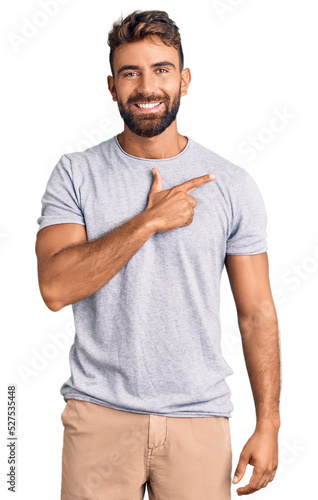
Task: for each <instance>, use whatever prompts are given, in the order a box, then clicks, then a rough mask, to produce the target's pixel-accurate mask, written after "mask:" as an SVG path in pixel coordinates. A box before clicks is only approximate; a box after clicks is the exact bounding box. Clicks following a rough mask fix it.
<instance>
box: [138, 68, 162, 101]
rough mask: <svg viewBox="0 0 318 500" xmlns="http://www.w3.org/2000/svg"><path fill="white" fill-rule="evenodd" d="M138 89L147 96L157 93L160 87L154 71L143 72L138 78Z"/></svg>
mask: <svg viewBox="0 0 318 500" xmlns="http://www.w3.org/2000/svg"><path fill="white" fill-rule="evenodd" d="M137 89H138V92H140V93H142V94H144V95H145V96H150V95H152V94H153V95H156V93H157V90H158V87H157V82H156V77H155V75H154V74H153V73H152V72H149V73H148V72H144V73H142V75H140V77H139V78H138V85H137Z"/></svg>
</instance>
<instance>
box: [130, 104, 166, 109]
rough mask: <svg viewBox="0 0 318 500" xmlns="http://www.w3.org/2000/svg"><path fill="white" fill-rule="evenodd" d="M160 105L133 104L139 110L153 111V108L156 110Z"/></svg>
mask: <svg viewBox="0 0 318 500" xmlns="http://www.w3.org/2000/svg"><path fill="white" fill-rule="evenodd" d="M160 104H162V103H161V102H149V103H138V104H135V106H136V107H137V108H139V109H153V108H157V107H158V106H160Z"/></svg>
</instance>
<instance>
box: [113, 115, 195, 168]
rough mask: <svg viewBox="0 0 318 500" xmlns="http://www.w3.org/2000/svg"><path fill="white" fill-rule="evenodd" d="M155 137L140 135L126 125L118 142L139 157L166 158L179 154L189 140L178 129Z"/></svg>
mask: <svg viewBox="0 0 318 500" xmlns="http://www.w3.org/2000/svg"><path fill="white" fill-rule="evenodd" d="M169 128H170V127H168V128H167V129H166V130H165V131H164V132H162V134H159V135H157V136H155V137H139V136H138V135H136V134H134V133H133V132H131V130H129V129H128V128H127V127H126V124H125V130H124V131H123V132H122V133H121V134H119V135H118V136H117V139H118V142H119V144H120V145H121V147H122V148H123V150H124V151H126V153H128V154H130V155H132V156H138V157H139V158H149V159H159V160H160V159H164V158H171V157H173V156H177V155H178V154H179V153H181V151H183V149H184V148H185V147H186V145H187V143H188V140H187V139H186V137H184V136H183V135H181V134H179V133H178V131H177V129H176V128H175V130H168V129H169Z"/></svg>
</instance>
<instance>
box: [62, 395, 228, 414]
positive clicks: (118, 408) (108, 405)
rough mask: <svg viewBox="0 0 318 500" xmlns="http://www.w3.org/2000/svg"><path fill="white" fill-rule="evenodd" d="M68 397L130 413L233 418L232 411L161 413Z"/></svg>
mask: <svg viewBox="0 0 318 500" xmlns="http://www.w3.org/2000/svg"><path fill="white" fill-rule="evenodd" d="M66 396H67V397H66ZM68 399H77V400H79V401H87V402H88V403H94V404H98V405H100V406H105V407H106V408H112V409H114V410H120V411H126V412H129V413H140V414H143V415H162V416H163V417H181V418H182V417H184V418H185V417H228V418H231V416H232V415H231V412H229V413H221V412H191V411H181V412H171V413H169V412H168V413H161V412H150V411H141V410H140V411H138V410H136V409H128V408H123V407H120V406H116V405H110V404H106V403H104V402H103V403H101V402H97V401H96V400H95V399H94V398H90V397H85V398H84V397H81V398H79V397H78V395H77V394H72V393H68V394H67V395H65V396H64V401H67V400H68Z"/></svg>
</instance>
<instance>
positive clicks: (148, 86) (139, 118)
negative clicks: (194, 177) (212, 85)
mask: <svg viewBox="0 0 318 500" xmlns="http://www.w3.org/2000/svg"><path fill="white" fill-rule="evenodd" d="M159 63H160V64H159ZM162 63H164V64H162ZM113 66H114V88H113V96H114V94H115V95H116V100H117V102H118V108H119V112H120V115H121V117H122V118H123V120H124V122H125V124H126V125H127V127H128V128H129V129H130V130H131V131H132V132H134V133H135V134H137V135H138V136H140V137H154V136H156V135H159V134H161V133H162V132H163V131H164V130H166V128H167V127H169V125H170V124H171V123H172V122H173V121H174V120H175V118H176V116H177V113H178V110H179V106H180V98H181V96H182V95H184V94H186V91H184V90H182V85H181V84H182V78H181V74H180V66H179V53H178V51H177V49H175V48H174V47H168V46H167V45H165V44H164V43H163V42H162V41H161V39H160V38H159V37H157V36H156V37H153V39H149V38H145V39H143V40H140V41H138V42H133V43H129V44H123V45H121V46H119V47H117V49H116V50H115V53H114V61H113ZM158 103H159V104H158ZM138 104H139V105H140V104H152V105H153V104H156V106H155V107H152V108H146V109H145V108H144V109H143V108H141V107H138Z"/></svg>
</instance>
